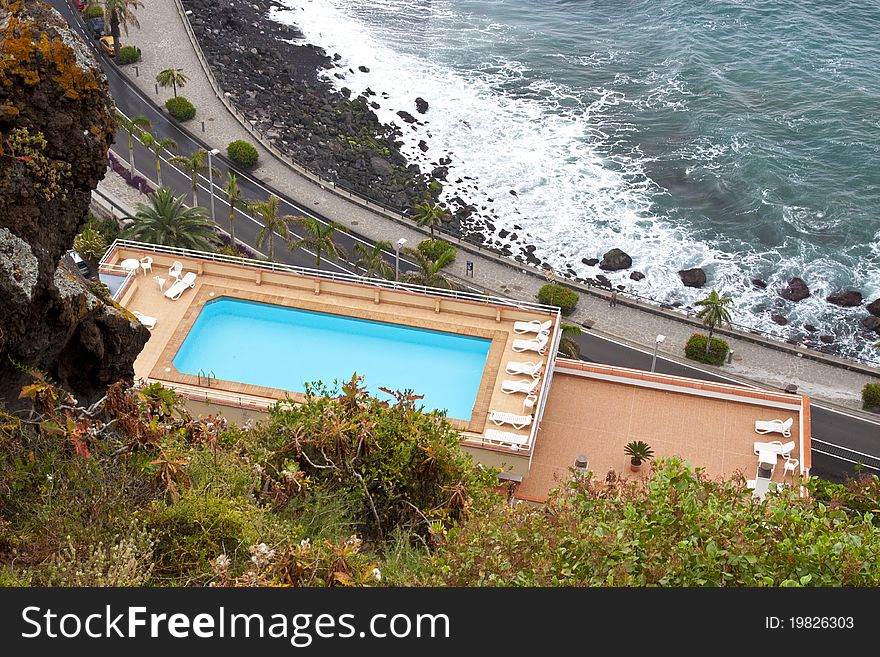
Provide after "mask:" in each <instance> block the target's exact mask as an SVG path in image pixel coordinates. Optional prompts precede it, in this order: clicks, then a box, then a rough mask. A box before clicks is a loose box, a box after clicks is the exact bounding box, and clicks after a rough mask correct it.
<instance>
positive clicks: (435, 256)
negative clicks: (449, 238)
mask: <svg viewBox="0 0 880 657" xmlns="http://www.w3.org/2000/svg"><path fill="white" fill-rule="evenodd" d="M419 251H421V253H422V255H424V256H425V257H426V258H428V259H429V260H433V261H434V262H437V261H438V260H439V259H440V256H442V255H443V254H444V253H446V252H447V251H451V252H452V260H450V261H449V262H450V263H451V262H452V261H453V260H455V247H454V246H452V245H451V244H450V243H449V242H444V241H443V240H435V241H434V244H433V245H432V244H431V240H422V241H421V242H419Z"/></svg>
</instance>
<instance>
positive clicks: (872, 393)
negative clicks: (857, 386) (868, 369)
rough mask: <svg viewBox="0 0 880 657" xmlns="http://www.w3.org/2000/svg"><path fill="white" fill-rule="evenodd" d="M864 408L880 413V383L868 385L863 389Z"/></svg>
mask: <svg viewBox="0 0 880 657" xmlns="http://www.w3.org/2000/svg"><path fill="white" fill-rule="evenodd" d="M862 408H863V409H865V410H866V411H880V383H866V384H865V387H864V388H862Z"/></svg>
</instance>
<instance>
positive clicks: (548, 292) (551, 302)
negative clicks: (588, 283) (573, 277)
mask: <svg viewBox="0 0 880 657" xmlns="http://www.w3.org/2000/svg"><path fill="white" fill-rule="evenodd" d="M538 301H539V302H540V303H543V304H546V305H548V306H559V309H560V310H561V311H562V314H563V315H570V314H571V312H572V311H573V310H574V307H575V306H576V305H577V302H578V295H577V292H575V291H573V290H569V289H568V288H567V287H564V286H562V285H557V284H556V283H548V284H547V285H545V286H544V287H542V288H541V289H540V290H539V291H538Z"/></svg>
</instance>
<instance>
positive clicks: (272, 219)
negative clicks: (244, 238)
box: [248, 194, 297, 261]
mask: <svg viewBox="0 0 880 657" xmlns="http://www.w3.org/2000/svg"><path fill="white" fill-rule="evenodd" d="M280 208H281V199H280V198H278V197H277V196H275V195H274V194H272V195H271V196H269V200H267V201H252V202H250V203H248V209H249V210H250V211H251V212H253V213H254V214H255V215H256V216H257V218H259V220H260V222H261V223H262V224H263V227H262V228H261V229H260V232H259V233H257V248H258V249H261V248H263V244H264V243H266V242H268V243H269V260H272V261H274V260H275V234H276V233H277V234H278V235H280V236H281V239H283V240H289V239H290V226H291V225H292V224H294V223H296V220H297V217H293V216H290V215H284V216H281V215H280V214H279V212H280Z"/></svg>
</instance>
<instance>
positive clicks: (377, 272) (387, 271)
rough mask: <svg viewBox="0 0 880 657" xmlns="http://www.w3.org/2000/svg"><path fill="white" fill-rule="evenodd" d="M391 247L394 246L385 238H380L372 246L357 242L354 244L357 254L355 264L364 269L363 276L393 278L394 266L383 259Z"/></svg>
mask: <svg viewBox="0 0 880 657" xmlns="http://www.w3.org/2000/svg"><path fill="white" fill-rule="evenodd" d="M392 249H394V247H393V246H391V242H388V241H387V240H380V241H378V242H376V243H375V244H374V245H373V246H372V247H369V246H365V245H363V244H361V243H360V242H358V243H357V244H355V245H354V252H355V255H357V256H358V259H357V262H356V263H355V264H356V265H357V266H358V267H360V268H362V269H363V270H364V276H367V277H370V278H376V277H378V278H387V279H390V278H393V277H394V267H393V266H391V265H390V264H389V263H388V261H387V260H385V254H386V253H388V252H390V251H391V250H392Z"/></svg>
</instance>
